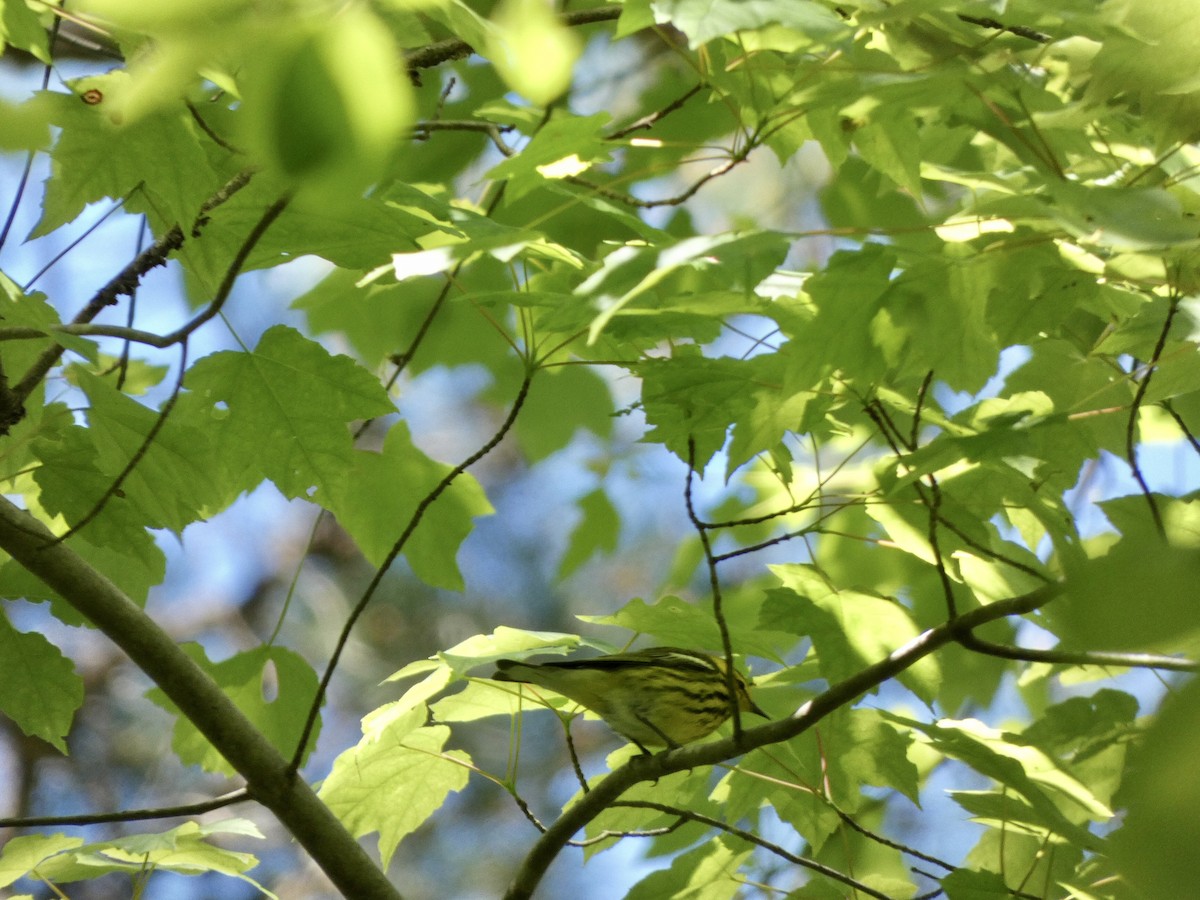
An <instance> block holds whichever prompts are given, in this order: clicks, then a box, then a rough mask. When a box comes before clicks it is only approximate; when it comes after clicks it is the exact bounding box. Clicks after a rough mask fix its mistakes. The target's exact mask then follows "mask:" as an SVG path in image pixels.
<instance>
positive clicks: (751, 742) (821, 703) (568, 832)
mask: <svg viewBox="0 0 1200 900" xmlns="http://www.w3.org/2000/svg"><path fill="white" fill-rule="evenodd" d="M1061 591H1062V587H1061V586H1060V585H1057V584H1053V585H1046V586H1045V587H1041V588H1038V589H1037V590H1036V591H1034V592H1033V593H1030V594H1025V595H1024V596H1021V597H1012V598H1010V599H1007V600H998V601H996V602H995V603H991V604H989V605H987V606H983V607H980V608H978V609H973V610H971V611H969V612H966V613H963V614H962V615H961V616H959V617H958V618H957V619H955V620H954V621H953V622H949V623H947V624H944V625H939V626H938V627H936V628H931V629H930V630H928V631H926V632H924V633H923V634H920V635H918V636H917V637H915V638H913V639H912V640H911V641H909V642H908V643H907V644H905V645H904V646H903V647H900V648H898V649H896V650H894V651H892V652H891V653H890V654H888V656H887V657H886V658H884V659H882V660H880V661H879V662H877V663H874V664H873V665H870V666H867V667H866V668H865V669H863V670H862V671H860V672H856V673H855V674H854V675H851V676H850V677H849V678H847V679H845V680H843V681H839V682H838V683H837V684H834V685H832V686H830V687H829V688H828V689H827V690H826V691H825V692H824V693H821V694H818V695H817V696H816V697H814V698H813V699H812V700H809V701H808V702H807V703H805V704H804V705H803V706H801V707H800V708H799V709H798V710H796V712H794V713H793V714H792V715H791V716H789V717H788V718H786V719H780V720H779V721H776V722H770V723H768V724H766V725H759V726H757V727H755V728H748V729H746V730H744V731H743V732H742V733H741V739H740V740H737V739H735V738H733V737H727V738H723V739H722V740H719V741H712V742H709V743H702V744H688V745H687V746H685V747H680V748H679V749H677V750H665V751H663V752H661V753H656V754H654V755H653V756H635V757H632V758H631V759H630V760H629V761H628V762H626V763H625V764H624V765H623V766H621V767H620V768H619V769H617V770H616V771H614V772H613V773H612V774H610V775H609V776H608V777H606V778H605V779H604V780H602V781H600V782H599V783H597V784H595V785H593V786H592V790H591V791H590V792H589V793H588V794H587V795H586V796H584V797H582V798H580V800H579V801H578V802H577V803H576V804H575V805H574V806H572V807H570V808H569V809H568V810H567V811H566V812H564V813H563V814H562V816H561V817H560V818H559V819H558V821H556V822H555V823H554V824H553V825H551V826H550V827H549V828H548V829H547V830H546V833H545V834H543V835H542V837H541V838H540V839H539V840H538V841H537V843H535V844H534V845H533V847H532V848H530V851H529V853H528V854H527V855H526V857H525V859H524V860H523V861H522V863H521V867H520V868H519V869H518V870H517V874H516V875H515V876H514V878H513V881H512V884H511V885H509V888H508V892H507V893H506V894H505V898H506V900H523V898H527V897H530V896H531V895H532V894H533V891H534V889H535V888H536V887H537V885H538V883H539V882H540V881H541V879H542V876H543V875H544V874H545V872H546V869H547V868H548V867H549V866H550V863H551V862H553V861H554V859H555V857H556V856H558V854H559V852H560V851H561V850H562V848H563V847H564V846H566V844H567V841H569V840H570V839H571V836H572V835H573V834H575V833H576V832H577V831H579V830H580V829H581V828H583V827H584V826H585V825H587V823H588V822H590V821H592V819H594V818H595V817H596V816H598V815H599V814H600V813H601V812H603V811H604V810H605V809H607V808H608V807H609V806H611V805H612V803H613V801H615V800H616V799H617V798H618V797H620V796H621V795H622V794H623V793H625V791H627V790H629V789H630V788H631V787H633V786H634V785H635V784H638V783H640V782H643V781H657V780H658V779H660V778H662V777H664V776H665V775H669V774H671V773H672V772H681V771H684V770H686V769H694V768H697V767H699V766H710V765H713V764H715V763H719V762H723V761H725V760H727V759H730V758H731V757H734V756H738V755H740V754H742V753H746V752H747V751H749V750H753V749H755V748H756V747H762V746H765V745H767V744H773V743H778V742H779V741H785V740H788V739H789V738H793V737H795V736H796V735H798V734H802V733H803V732H805V731H807V730H808V729H810V728H812V727H813V726H814V725H816V724H817V722H819V721H821V719H823V718H825V716H827V715H829V714H830V713H831V712H833V711H834V710H836V709H839V708H841V707H842V706H845V705H846V704H848V703H851V702H853V701H854V700H855V699H856V698H858V697H859V696H860V695H862V694H864V693H866V692H867V691H869V690H871V688H873V687H876V686H877V685H880V684H882V683H883V682H885V681H887V680H889V679H891V678H894V677H895V676H896V675H898V674H900V673H901V672H903V671H904V670H905V669H907V668H909V667H910V666H912V665H913V664H914V663H916V662H918V661H919V660H921V659H924V658H925V657H926V656H928V655H929V654H931V653H933V652H934V651H936V650H938V649H940V648H941V647H944V646H945V645H946V644H949V643H953V642H955V641H957V640H959V639H960V638H961V636H962V635H963V634H965V633H967V632H969V631H970V630H971V629H974V628H978V627H979V626H980V625H984V624H986V623H988V622H994V621H996V620H998V619H1003V618H1007V617H1008V616H1015V615H1022V614H1025V613H1029V612H1033V611H1034V610H1035V609H1039V608H1041V607H1042V606H1045V605H1046V604H1047V603H1049V602H1050V601H1051V600H1052V599H1054V597H1056V596H1057V595H1058V594H1059V593H1061Z"/></svg>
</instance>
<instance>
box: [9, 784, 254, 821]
mask: <svg viewBox="0 0 1200 900" xmlns="http://www.w3.org/2000/svg"><path fill="white" fill-rule="evenodd" d="M252 799H254V798H253V796H252V795H251V793H250V791H249V790H248V789H246V788H239V789H238V790H236V791H234V792H233V793H231V794H226V795H225V796H224V797H216V798H215V799H212V800H204V801H202V802H200V803H187V804H184V805H182V806H163V807H159V808H156V809H126V810H118V811H117V812H107V813H81V814H80V815H76V816H18V817H15V818H11V819H0V828H52V827H56V826H61V825H80V826H82V825H102V824H104V823H106V822H142V821H145V820H147V819H173V818H176V817H179V816H198V815H200V814H201V813H206V812H212V811H213V810H214V809H221V808H223V807H226V806H232V805H233V804H234V803H243V802H245V801H246V800H252Z"/></svg>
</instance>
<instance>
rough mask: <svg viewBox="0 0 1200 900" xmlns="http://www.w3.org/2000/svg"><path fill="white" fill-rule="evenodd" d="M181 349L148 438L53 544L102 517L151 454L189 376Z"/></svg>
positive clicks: (184, 349) (185, 350)
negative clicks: (176, 372)
mask: <svg viewBox="0 0 1200 900" xmlns="http://www.w3.org/2000/svg"><path fill="white" fill-rule="evenodd" d="M179 348H180V353H179V377H178V378H176V379H175V388H174V390H172V391H171V396H170V397H168V398H167V401H166V402H165V403H164V404H163V405H162V408H161V409H160V410H159V412H158V417H157V418H156V419H155V420H154V424H153V425H151V426H150V430H149V431H147V432H146V436H145V437H144V438H142V443H141V444H140V445H139V446H138V448H137V450H135V451H134V453H133V455H132V456H130V457H129V462H127V463H126V464H125V468H123V469H122V470H121V471H120V473H119V474H118V475H117V477H116V478H115V479H113V481H112V483H111V484H109V486H108V488H107V489H106V490H105V491H104V493H103V494H101V495H100V499H98V500H97V501H96V502H95V504H93V506H92V508H91V509H90V510H88V511H87V513H86V514H85V515H84V516H83V518H81V519H80V520H79V521H78V522H76V523H75V524H74V525H72V526H71V527H70V528H68V529H67V530H66V531H64V532H63V533H62V534H60V535H59V536H58V537H56V538H55V539H54V540H53V541H51V544H60V543H62V542H63V541H65V540H66V539H67V538H69V537H71V536H72V535H74V534H76V533H77V532H79V531H81V530H83V529H84V528H85V527H87V525H88V523H89V522H91V521H92V520H93V519H95V518H96V516H98V515H100V513H101V512H102V511H103V510H104V507H105V506H106V505H107V504H108V501H109V500H111V499H112V498H113V497H115V496H117V494H119V493H120V491H121V485H123V484H124V483H125V480H126V479H127V478H128V477H129V476H130V475H132V474H133V470H134V469H136V468H137V465H138V463H140V462H141V461H142V460H143V459H144V458H145V456H146V454H147V453H148V452H150V447H151V446H152V445H153V444H154V441H155V439H156V438H157V437H158V433H159V432H160V431H162V429H163V426H164V425H166V424H167V417H168V416H170V415H171V410H173V409H174V408H175V403H176V401H177V400H179V395H180V393H181V392H182V391H183V379H184V376H185V375H187V357H188V345H187V341H183V342H182V343H181V344H180V345H179Z"/></svg>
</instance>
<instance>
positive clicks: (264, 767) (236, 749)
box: [0, 498, 399, 900]
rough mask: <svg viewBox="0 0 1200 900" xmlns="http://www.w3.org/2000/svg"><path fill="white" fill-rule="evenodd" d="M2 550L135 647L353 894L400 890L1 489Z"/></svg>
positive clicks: (134, 614)
mask: <svg viewBox="0 0 1200 900" xmlns="http://www.w3.org/2000/svg"><path fill="white" fill-rule="evenodd" d="M0 549H3V550H5V551H6V552H7V553H8V554H9V555H10V556H12V558H13V559H14V560H16V561H17V563H19V564H20V565H21V566H23V567H24V568H26V569H27V570H28V571H29V572H31V573H33V574H34V575H36V576H37V577H38V578H40V579H41V580H42V581H44V582H45V583H46V584H48V585H49V586H50V587H51V588H53V589H54V590H55V591H57V592H58V594H59V595H60V596H62V598H63V599H64V600H66V601H67V602H68V603H70V604H71V606H73V607H74V608H75V609H76V610H78V611H79V612H80V613H82V614H83V615H85V616H86V617H87V618H88V619H89V620H90V621H91V622H92V624H93V625H95V626H96V627H97V628H99V629H100V630H101V631H103V632H104V633H105V634H106V635H107V636H108V637H109V638H110V639H111V640H112V641H113V642H114V643H115V644H116V645H117V646H119V647H120V648H121V649H122V650H124V651H125V653H127V654H128V655H129V658H130V659H131V660H133V662H134V663H135V664H137V666H138V667H139V668H140V669H141V670H142V671H143V672H145V673H146V674H147V675H149V676H150V678H151V679H153V681H154V683H155V684H157V685H158V686H159V687H160V688H162V690H163V692H164V693H165V694H166V695H167V696H168V697H169V698H170V699H171V701H172V702H173V703H174V704H175V705H176V706H178V707H179V709H180V711H181V712H182V713H183V714H184V715H185V716H187V717H188V719H189V720H190V721H191V722H192V723H193V724H194V725H195V726H196V727H197V728H198V729H199V730H200V732H201V733H202V734H203V735H204V736H205V737H206V738H208V740H209V741H210V742H211V743H212V745H213V746H214V747H216V748H217V750H219V751H220V753H221V755H222V756H224V757H225V759H227V760H228V761H229V763H230V765H232V766H233V767H234V768H235V769H236V770H237V771H238V772H239V773H240V774H241V775H242V777H243V778H245V779H246V781H247V783H248V785H249V789H250V792H251V794H252V795H253V796H254V798H255V799H256V800H258V801H259V802H260V803H262V804H263V805H264V806H266V807H267V808H268V809H270V810H271V811H272V812H273V813H275V815H276V816H277V817H278V818H279V820H280V821H281V822H282V823H283V824H284V826H285V827H287V829H288V830H289V831H290V832H291V833H292V835H293V836H295V838H296V840H297V841H299V842H300V844H301V845H302V846H303V847H304V848H305V849H306V850H307V851H308V852H309V854H310V855H311V856H312V858H313V859H314V860H315V861H316V862H317V864H318V865H319V866H320V867H321V868H322V869H323V870H324V871H325V873H326V874H327V875H328V876H329V878H330V879H331V880H332V881H333V883H334V884H335V885H337V888H338V890H339V891H341V893H342V894H343V895H344V896H346V897H353V898H355V900H358V898H381V900H382V898H387V900H397V898H398V897H399V894H398V893H397V891H396V889H395V888H393V887H392V885H391V884H390V883H389V882H388V880H387V878H386V877H385V876H384V874H383V873H382V872H381V871H379V868H378V867H377V866H376V865H375V863H373V862H372V861H371V858H370V857H369V856H367V854H366V853H365V852H364V851H363V849H362V848H361V847H360V846H359V845H358V842H357V841H355V840H354V838H353V837H351V836H350V834H349V833H348V832H347V831H346V829H345V828H343V827H342V824H341V823H340V822H339V821H338V820H337V818H336V817H335V816H334V815H333V813H332V812H331V811H330V809H329V807H327V806H326V805H325V804H324V803H322V802H321V801H320V800H319V799H317V795H316V794H315V793H313V791H312V789H311V788H310V787H309V786H308V785H307V784H305V783H304V782H303V781H302V780H301V779H299V778H294V777H291V775H290V774H289V770H288V764H287V761H286V760H285V759H284V758H283V757H282V756H281V755H280V753H279V751H278V750H276V749H275V747H274V746H272V745H271V743H270V742H269V741H268V740H267V739H266V738H265V737H264V736H263V735H262V733H261V732H259V731H258V729H256V728H255V727H254V725H253V724H252V723H251V722H250V720H249V719H247V718H246V717H245V715H243V713H242V711H241V710H239V709H238V708H237V706H235V705H234V704H233V702H232V701H231V700H230V699H229V698H228V697H227V696H226V695H225V693H224V691H222V690H221V689H220V687H218V686H217V684H216V682H214V681H213V680H212V679H211V678H210V677H209V676H208V675H207V674H206V673H205V672H204V671H203V670H202V669H201V668H200V667H199V666H198V665H196V663H195V662H194V661H193V660H192V659H191V658H190V657H189V656H187V654H185V653H184V652H183V651H182V650H180V649H179V647H178V645H177V644H176V643H175V641H173V640H172V639H171V637H170V635H168V634H167V633H166V632H165V631H163V630H162V628H160V627H159V626H158V624H157V623H156V622H155V621H154V620H153V619H151V618H150V616H148V615H147V614H146V613H145V612H144V611H143V610H142V609H141V607H139V606H138V605H137V604H136V603H134V602H133V601H132V600H131V599H130V598H129V597H128V596H126V595H125V594H124V593H123V592H122V591H121V590H120V588H118V587H117V586H116V585H114V584H113V583H112V582H111V581H109V580H108V579H107V578H106V577H105V576H104V575H102V574H101V573H99V572H97V571H96V570H95V569H93V568H92V567H91V566H90V565H88V564H87V563H86V562H85V561H84V560H83V559H82V558H81V557H80V556H79V555H78V554H77V553H75V552H74V551H73V550H72V549H71V548H70V547H68V546H66V545H64V544H55V543H54V535H53V534H51V533H50V531H49V530H48V529H47V528H46V527H45V526H44V525H43V524H42V523H41V522H39V521H38V520H37V519H35V518H33V517H32V516H30V515H28V514H27V513H25V512H23V511H22V510H20V509H18V508H17V507H16V506H14V505H13V504H12V503H11V502H9V501H8V500H6V499H3V498H0Z"/></svg>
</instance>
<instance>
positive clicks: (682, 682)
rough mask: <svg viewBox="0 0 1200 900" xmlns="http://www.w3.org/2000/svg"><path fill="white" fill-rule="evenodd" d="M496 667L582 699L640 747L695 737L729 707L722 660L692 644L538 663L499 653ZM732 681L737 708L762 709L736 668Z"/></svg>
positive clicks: (504, 676) (505, 677)
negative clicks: (689, 646)
mask: <svg viewBox="0 0 1200 900" xmlns="http://www.w3.org/2000/svg"><path fill="white" fill-rule="evenodd" d="M496 668H497V670H498V671H497V672H496V673H495V674H494V675H493V676H492V678H493V679H494V680H496V681H516V682H525V683H528V684H536V685H540V686H541V687H545V688H550V690H552V691H556V692H557V693H559V694H562V695H563V696H564V697H569V698H570V699H571V700H574V701H575V702H576V703H580V704H582V705H584V706H586V707H587V708H588V709H590V710H591V711H592V712H594V713H596V714H597V715H599V716H600V718H602V719H604V721H605V722H607V723H608V724H609V725H610V726H611V727H612V728H613V730H614V731H617V732H620V733H621V734H623V735H624V736H625V737H627V738H629V739H630V740H631V741H633V742H634V743H635V744H637V745H638V746H639V747H641V748H642V750H645V749H646V747H648V746H655V747H678V746H679V745H680V744H686V743H688V742H689V741H694V740H696V739H698V738H702V737H704V736H705V735H706V734H709V733H710V732H712V731H713V730H715V729H716V728H717V726H719V725H720V724H721V723H722V722H724V721H725V720H726V719H728V718H729V715H730V712H731V710H730V703H729V687H728V683H727V682H726V680H725V672H726V668H725V660H724V659H720V658H717V657H714V656H709V655H708V654H707V653H698V652H697V651H695V650H683V649H680V648H678V647H653V648H651V649H649V650H637V651H635V652H633V653H613V654H611V655H609V656H597V657H595V658H593V659H567V660H560V661H557V662H546V663H540V664H539V663H525V662H518V661H517V660H513V659H501V660H498V661H497V662H496ZM733 685H734V690H735V691H736V692H737V705H738V709H739V710H741V711H742V712H749V713H754V714H755V715H759V716H764V717H765V716H766V713H764V712H763V711H762V710H761V709H759V708H758V707H757V706H756V705H755V703H754V701H753V700H751V699H750V692H749V689H748V686H747V684H746V679H745V678H743V677H742V674H741V672H738V671H737V670H734V673H733Z"/></svg>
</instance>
